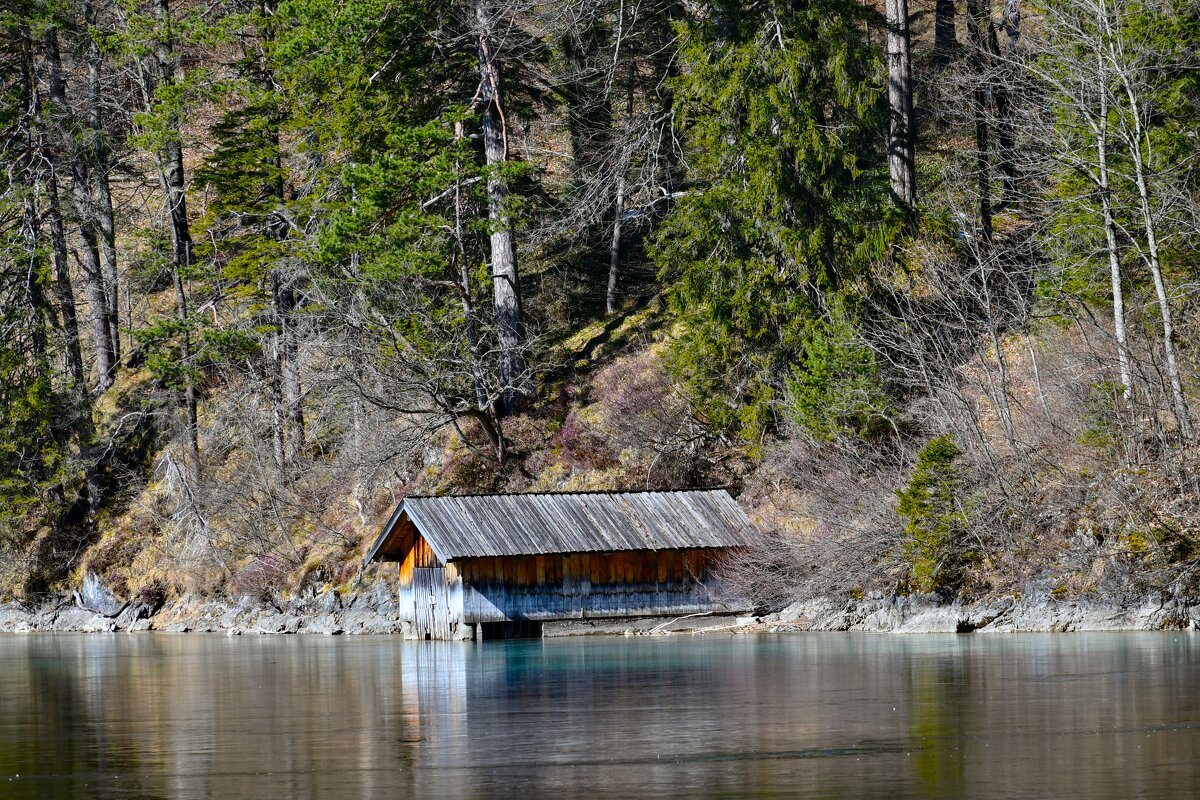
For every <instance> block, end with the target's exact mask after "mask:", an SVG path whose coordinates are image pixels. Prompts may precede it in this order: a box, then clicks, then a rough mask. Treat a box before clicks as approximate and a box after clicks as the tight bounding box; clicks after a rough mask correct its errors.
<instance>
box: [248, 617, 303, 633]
mask: <svg viewBox="0 0 1200 800" xmlns="http://www.w3.org/2000/svg"><path fill="white" fill-rule="evenodd" d="M300 622H301V620H300V617H297V616H295V615H293V614H266V615H264V616H262V617H261V618H259V620H258V624H257V625H255V626H254V628H253V629H252V632H253V633H295V632H296V631H298V630H300Z"/></svg>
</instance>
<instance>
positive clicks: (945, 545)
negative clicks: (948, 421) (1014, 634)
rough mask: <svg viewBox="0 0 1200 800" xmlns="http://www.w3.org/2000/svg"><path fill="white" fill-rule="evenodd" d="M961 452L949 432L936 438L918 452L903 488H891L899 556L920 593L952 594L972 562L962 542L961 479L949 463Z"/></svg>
mask: <svg viewBox="0 0 1200 800" xmlns="http://www.w3.org/2000/svg"><path fill="white" fill-rule="evenodd" d="M960 455H962V450H960V449H959V447H958V445H956V444H955V443H954V439H953V438H952V437H950V436H948V435H945V434H943V435H941V436H935V437H934V438H933V439H931V440H929V443H928V444H926V445H925V447H923V448H922V449H921V452H920V453H919V454H918V455H917V465H916V467H915V468H914V469H913V472H912V477H910V478H909V481H908V486H906V487H905V488H904V489H902V490H900V491H897V492H896V497H898V498H899V500H900V502H899V504H898V505H897V506H896V512H897V513H898V514H899V515H900V516H901V517H903V518H904V520H905V525H904V554H905V557H906V558H907V559H908V563H909V566H910V567H911V569H912V580H911V585H912V588H913V589H914V590H916V591H919V592H943V593H948V594H952V593H954V592H956V591H957V590H958V589H959V588H960V587H961V586H962V581H963V570H964V569H965V568H966V567H967V566H968V565H969V564H970V563H971V562H972V561H974V560H975V557H976V556H975V553H974V552H973V551H972V550H971V548H970V546H969V545H968V543H967V534H968V525H969V522H968V517H967V514H966V511H965V510H964V507H963V499H964V498H963V492H962V489H963V486H962V484H963V478H962V474H961V472H960V470H959V468H958V467H957V466H956V465H955V463H954V461H955V459H957V458H958V457H959V456H960Z"/></svg>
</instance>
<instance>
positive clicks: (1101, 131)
mask: <svg viewBox="0 0 1200 800" xmlns="http://www.w3.org/2000/svg"><path fill="white" fill-rule="evenodd" d="M1096 60H1097V66H1098V67H1099V83H1100V114H1099V118H1098V120H1097V122H1096V167H1097V173H1098V178H1099V187H1098V188H1099V190H1100V210H1101V213H1102V214H1103V215H1104V242H1105V249H1106V250H1107V251H1108V272H1109V280H1110V281H1111V284H1112V297H1113V332H1114V335H1115V336H1116V340H1117V363H1118V365H1119V367H1120V370H1121V386H1122V388H1123V390H1124V392H1123V394H1124V398H1125V402H1126V403H1128V402H1130V401H1131V400H1132V399H1133V378H1132V376H1131V375H1130V371H1129V343H1128V334H1127V333H1126V329H1125V289H1124V287H1123V286H1122V281H1121V258H1120V252H1119V250H1118V246H1117V223H1116V220H1115V218H1114V216H1113V203H1112V189H1111V188H1110V186H1109V175H1108V88H1107V84H1108V81H1107V78H1106V73H1105V68H1104V60H1103V57H1102V55H1100V54H1099V53H1098V54H1097V59H1096Z"/></svg>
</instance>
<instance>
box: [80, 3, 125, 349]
mask: <svg viewBox="0 0 1200 800" xmlns="http://www.w3.org/2000/svg"><path fill="white" fill-rule="evenodd" d="M83 20H84V25H85V26H86V27H85V31H84V33H85V35H86V36H87V65H88V72H87V75H88V77H87V93H88V128H89V129H90V141H89V144H88V156H89V160H90V162H91V164H90V167H91V170H90V172H91V179H92V190H93V191H94V192H95V194H96V205H95V208H96V212H95V218H96V233H97V237H98V238H99V243H100V257H101V258H100V269H101V277H102V280H103V281H104V296H105V309H104V310H105V314H106V315H107V317H108V328H109V336H110V337H111V338H112V353H113V361H114V363H120V361H121V324H120V316H119V314H118V302H119V301H118V298H119V297H120V290H119V282H118V281H119V279H118V274H117V243H116V242H117V240H116V228H115V225H114V223H113V204H112V193H111V192H110V191H109V187H108V172H109V169H110V167H111V166H112V164H111V159H110V157H109V152H108V143H107V141H106V140H105V132H104V120H103V118H102V116H101V113H100V78H101V76H100V70H101V62H102V58H101V55H100V48H99V46H98V45H97V44H96V36H97V31H96V11H95V8H94V7H93V5H92V3H91V0H83Z"/></svg>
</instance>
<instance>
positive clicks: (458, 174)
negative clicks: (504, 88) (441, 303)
mask: <svg viewBox="0 0 1200 800" xmlns="http://www.w3.org/2000/svg"><path fill="white" fill-rule="evenodd" d="M462 138H463V124H462V122H461V121H457V122H455V123H454V143H455V146H456V147H457V146H458V145H459V143H460V142H461V141H462ZM462 206H463V197H462V163H461V162H460V161H459V160H458V159H457V158H456V159H455V161H454V258H455V261H457V262H458V264H457V266H458V275H457V276H456V278H457V283H458V293H459V298H460V299H461V301H462V309H463V319H464V320H465V321H466V324H467V348H468V349H469V350H470V351H471V384H472V385H473V387H474V389H475V405H476V406H478V408H479V410H480V411H483V412H490V411H491V403H489V402H488V394H487V389H486V388H485V387H484V382H483V369H482V367H481V366H480V363H479V328H478V326H477V325H476V324H475V306H474V303H472V302H471V270H470V268H469V267H468V266H467V252H466V246H465V244H464V242H463V220H462V211H463V207H462Z"/></svg>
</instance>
